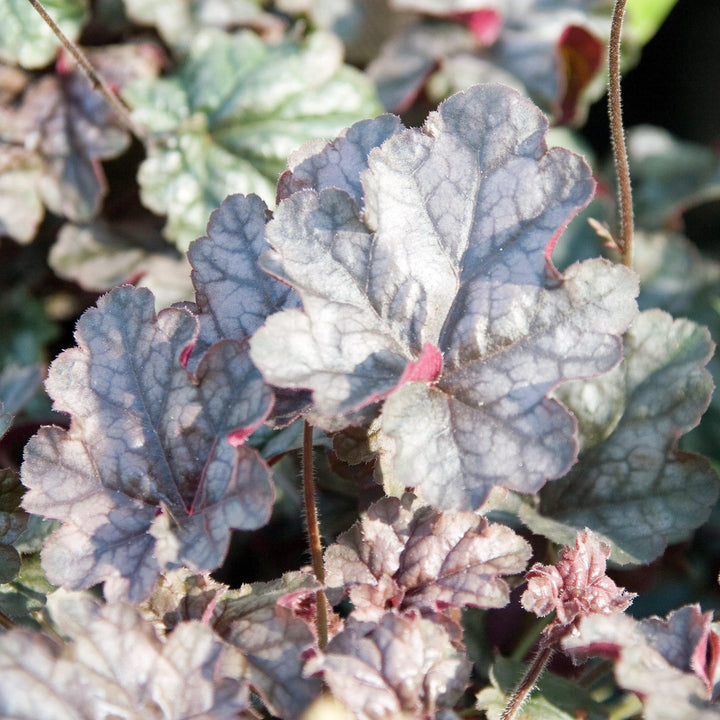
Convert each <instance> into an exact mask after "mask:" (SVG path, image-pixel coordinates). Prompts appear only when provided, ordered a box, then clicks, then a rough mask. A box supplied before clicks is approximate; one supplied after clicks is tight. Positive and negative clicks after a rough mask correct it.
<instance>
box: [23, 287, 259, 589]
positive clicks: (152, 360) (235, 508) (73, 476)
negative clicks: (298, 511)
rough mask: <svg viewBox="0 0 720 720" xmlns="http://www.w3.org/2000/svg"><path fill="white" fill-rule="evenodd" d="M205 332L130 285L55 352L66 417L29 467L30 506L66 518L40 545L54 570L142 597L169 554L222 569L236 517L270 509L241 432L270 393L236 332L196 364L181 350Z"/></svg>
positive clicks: (255, 421)
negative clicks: (186, 363)
mask: <svg viewBox="0 0 720 720" xmlns="http://www.w3.org/2000/svg"><path fill="white" fill-rule="evenodd" d="M196 332H197V328H196V322H195V320H194V318H193V317H192V316H191V315H190V314H189V313H188V312H186V311H184V310H176V309H169V310H165V311H163V312H162V313H160V315H158V316H157V317H156V316H155V313H154V299H153V296H152V294H151V293H150V292H148V291H147V290H144V289H135V288H132V287H127V286H125V287H122V288H119V289H118V290H115V291H113V292H112V293H110V294H108V295H106V296H105V297H103V298H101V300H100V301H99V303H98V307H97V308H94V309H91V310H88V311H87V312H86V313H85V314H84V315H83V316H82V318H81V319H80V321H79V323H78V329H77V334H76V338H77V341H78V344H79V347H77V348H73V349H71V350H67V351H65V352H64V353H62V354H61V355H60V357H59V358H58V359H57V360H56V361H55V362H54V363H53V365H52V367H51V369H50V373H49V377H48V383H47V389H48V392H49V394H50V396H51V397H52V398H53V399H54V400H55V407H56V408H57V409H58V410H61V411H64V412H67V413H69V414H70V415H71V425H70V429H69V430H68V431H65V430H61V429H60V428H56V427H45V428H42V429H41V430H40V432H39V433H38V434H37V435H36V436H35V437H34V438H33V439H32V440H31V441H30V443H29V444H28V446H27V448H26V454H25V461H24V463H23V467H22V475H23V482H24V484H25V485H26V486H27V487H29V488H30V491H29V492H28V493H27V495H26V496H25V499H24V507H25V508H26V509H27V510H29V511H30V512H34V513H37V514H41V515H45V516H46V517H51V518H56V519H58V520H62V521H63V523H64V524H63V525H62V527H61V528H60V529H59V530H58V531H57V532H56V533H55V534H54V535H53V536H52V538H51V539H50V540H48V542H47V543H46V545H45V548H44V550H43V563H44V567H45V569H46V571H47V573H48V577H49V579H50V580H51V581H52V582H54V583H56V584H62V585H64V586H65V587H68V588H72V589H79V588H85V587H89V586H90V585H92V584H94V583H97V582H100V581H102V580H105V581H107V582H106V586H105V594H106V596H107V597H108V598H124V597H126V598H129V599H131V600H133V601H138V600H141V599H143V598H144V597H145V596H147V594H148V593H149V592H150V590H151V588H152V585H153V584H154V582H155V578H156V577H157V575H158V574H159V573H160V572H161V570H162V569H163V568H172V567H176V566H177V565H178V564H185V565H187V566H188V567H191V568H195V569H199V570H202V569H214V568H216V567H218V566H219V565H220V564H221V562H222V560H223V558H224V556H225V552H226V550H227V546H228V542H229V533H230V529H231V528H245V529H251V528H256V527H259V526H261V525H263V524H264V523H265V522H267V520H268V517H269V514H270V509H271V506H272V500H273V491H272V487H271V485H270V477H269V470H268V468H267V466H266V465H265V463H264V462H263V461H262V460H261V458H260V457H259V455H258V454H257V452H256V451H255V450H253V449H251V448H249V447H247V446H246V445H244V444H243V443H244V439H245V438H246V437H247V436H248V435H249V434H250V432H252V429H253V428H255V427H257V426H259V425H260V424H261V423H262V422H263V420H264V418H265V417H266V415H267V414H268V412H269V410H270V406H271V403H272V395H271V393H270V391H269V390H268V389H267V388H266V386H265V385H264V383H263V381H262V378H261V377H260V376H259V373H258V372H257V371H256V370H255V368H254V367H253V365H252V363H250V361H249V359H248V357H247V355H246V353H245V350H244V348H243V347H242V346H240V345H238V344H235V343H232V342H230V341H227V342H225V343H220V344H218V345H217V346H216V347H215V348H214V349H213V351H212V352H210V353H208V354H207V355H206V356H205V358H204V359H203V361H202V362H201V363H200V365H199V367H198V370H197V372H196V373H195V376H194V377H192V376H190V375H189V374H188V373H187V371H186V370H185V368H184V367H183V366H182V364H181V360H182V359H183V357H186V356H187V351H188V347H189V345H190V344H191V343H192V342H193V339H194V337H195V335H196Z"/></svg>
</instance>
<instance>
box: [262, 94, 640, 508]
mask: <svg viewBox="0 0 720 720" xmlns="http://www.w3.org/2000/svg"><path fill="white" fill-rule="evenodd" d="M546 128H547V125H546V120H545V119H544V118H543V117H542V115H541V114H540V112H539V111H538V110H537V109H536V108H535V107H534V106H533V105H532V104H531V103H529V102H528V101H527V100H524V99H522V98H521V97H520V96H518V95H517V94H516V93H514V92H512V91H510V90H508V89H507V88H503V87H501V86H493V85H488V86H479V87H476V88H473V89H472V90H469V91H468V92H467V93H464V94H460V95H457V96H455V97H453V98H452V99H450V100H448V101H446V102H445V103H444V104H443V105H442V106H441V108H440V110H439V111H438V112H437V113H433V114H432V115H431V116H430V118H429V119H428V122H427V123H426V125H425V128H424V129H423V130H422V131H420V130H406V131H404V132H402V133H400V134H396V135H394V136H393V137H391V138H390V139H389V140H387V141H386V142H385V143H384V144H383V145H382V146H381V147H380V148H376V149H374V150H372V151H371V152H370V154H369V168H368V170H367V171H365V172H364V173H363V174H362V176H361V177H362V187H363V190H364V205H365V209H364V212H363V213H362V214H360V213H359V211H358V205H357V203H356V202H355V200H354V199H353V198H352V197H350V196H349V195H348V194H347V193H346V192H344V191H342V190H338V189H336V188H327V189H321V190H320V192H319V193H318V192H315V191H313V190H302V191H299V192H296V193H294V194H293V195H291V196H290V197H288V198H287V199H286V200H284V201H283V202H281V203H280V205H279V206H278V209H277V211H276V213H275V217H274V218H273V220H272V221H271V222H270V223H269V224H268V229H267V237H268V241H269V242H270V245H271V246H272V248H273V250H272V251H271V252H269V253H268V254H266V255H265V256H264V257H263V258H262V259H261V264H262V265H263V267H265V268H266V269H267V270H268V271H269V272H270V273H272V274H273V275H274V276H276V277H278V278H279V279H281V280H282V281H284V282H286V283H288V284H289V285H291V286H292V287H294V288H295V289H296V290H297V292H298V293H299V295H300V297H301V299H302V303H303V310H302V311H300V310H288V311H284V312H281V313H278V314H276V315H273V316H272V317H271V318H270V319H269V320H268V321H267V322H266V324H265V325H264V326H263V327H262V328H260V330H258V331H257V332H256V334H255V335H254V337H253V338H252V340H251V351H252V357H253V360H254V362H255V363H256V364H257V365H258V366H259V367H260V368H261V370H262V371H263V375H264V376H265V378H266V380H267V381H268V382H270V383H271V384H273V385H277V386H281V387H288V388H293V389H305V388H307V389H311V390H312V392H313V400H314V409H315V410H316V412H318V413H319V414H320V415H321V416H324V417H325V418H326V419H325V420H324V421H323V420H322V418H321V419H320V421H319V422H320V424H321V425H323V423H325V426H328V427H330V428H332V429H338V425H340V426H342V425H343V419H344V425H347V424H350V422H351V420H349V419H346V416H347V414H348V413H352V412H354V411H355V410H357V409H359V408H363V407H365V406H368V405H370V404H372V403H375V402H377V401H378V400H381V399H383V398H388V399H387V400H386V401H385V405H384V409H383V414H382V430H383V432H384V433H385V435H386V436H389V437H390V440H391V443H394V446H395V449H394V451H392V452H391V453H390V454H391V458H390V462H389V463H388V464H387V465H386V467H385V468H384V472H385V473H386V476H387V475H388V473H389V474H390V475H392V474H394V475H395V479H394V482H397V483H399V484H401V485H404V486H405V487H412V486H415V487H417V488H418V489H419V490H420V492H421V494H422V496H423V497H424V498H425V499H427V500H428V501H430V502H431V503H432V504H433V505H435V506H436V507H439V508H441V509H474V508H476V507H478V506H479V505H480V504H482V502H483V501H484V500H485V498H486V497H487V495H488V493H489V492H490V490H491V489H492V487H494V486H495V485H504V486H506V487H510V488H515V489H518V490H521V491H522V492H534V491H535V490H537V489H538V488H539V487H541V486H542V484H543V483H544V482H545V480H546V479H548V478H552V477H557V476H558V475H561V474H562V473H563V472H566V471H567V469H568V467H570V465H572V463H573V462H574V460H575V444H574V440H573V438H572V432H573V421H572V418H571V417H570V415H569V414H568V413H567V411H566V410H565V409H564V408H562V407H561V406H560V405H559V404H558V403H556V402H555V401H552V400H549V399H547V397H546V394H547V393H548V392H549V390H550V389H551V388H552V387H554V386H555V385H556V384H557V383H559V382H561V381H562V380H564V379H569V378H570V377H581V376H590V375H596V374H599V373H601V372H604V371H606V370H608V369H610V368H611V367H612V366H613V365H614V364H615V363H616V362H617V361H618V360H619V358H620V347H619V341H618V338H617V337H615V336H614V335H615V334H618V333H622V332H623V331H624V330H625V328H626V327H627V325H628V324H629V322H630V320H631V319H632V317H633V315H634V313H635V305H634V302H633V297H634V295H635V294H636V293H637V286H636V282H635V279H634V278H633V276H632V274H630V273H629V272H628V271H627V270H626V269H624V268H621V267H617V266H611V265H610V264H609V263H606V262H604V261H602V260H594V261H589V262H586V263H582V264H579V265H575V266H573V267H571V268H570V269H569V270H568V272H567V273H566V274H565V276H564V277H558V276H557V273H556V272H555V270H554V268H552V266H551V265H550V264H549V262H548V260H547V257H548V256H549V254H550V252H551V250H552V247H553V245H554V242H555V239H556V238H557V235H558V234H559V232H560V231H561V229H562V227H563V226H564V225H565V223H566V222H567V221H568V219H569V217H571V216H572V215H573V214H574V213H575V212H576V211H577V209H578V208H579V207H581V206H582V205H583V204H584V203H586V202H587V200H588V197H589V195H590V193H591V192H592V189H593V182H592V179H591V177H590V173H589V169H588V168H587V166H585V164H584V163H583V162H582V160H581V159H580V158H578V157H577V156H575V155H573V154H571V153H569V152H567V151H565V150H561V149H558V148H555V149H553V150H550V151H547V150H546V147H545V145H544V141H543V135H544V132H545V131H546ZM386 482H387V480H386Z"/></svg>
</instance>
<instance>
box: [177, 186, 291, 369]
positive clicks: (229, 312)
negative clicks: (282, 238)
mask: <svg viewBox="0 0 720 720" xmlns="http://www.w3.org/2000/svg"><path fill="white" fill-rule="evenodd" d="M269 215H270V213H269V211H268V209H267V206H266V205H265V203H264V202H263V201H262V200H261V199H260V198H259V197H258V196H257V195H248V196H247V197H246V196H245V195H230V196H229V197H227V198H225V200H224V201H223V203H222V205H221V206H220V207H219V209H217V210H215V211H214V212H213V213H212V215H211V216H210V222H209V223H208V227H207V237H202V238H200V239H199V240H196V241H195V242H193V243H192V244H191V245H190V249H189V250H188V259H189V260H190V264H191V265H192V268H193V270H192V281H193V284H194V286H195V302H196V305H197V307H198V319H199V321H200V332H199V335H198V339H197V342H196V346H195V349H194V351H193V357H194V358H200V357H201V356H202V354H203V353H204V352H205V350H207V348H208V347H210V345H212V344H213V343H216V342H218V340H221V339H223V338H227V339H232V340H245V339H246V338H248V337H250V336H251V335H252V334H253V333H254V332H255V330H257V329H258V328H259V327H260V326H261V325H262V324H263V323H264V322H265V320H266V319H267V317H268V316H270V315H272V314H273V313H275V312H278V311H279V310H282V309H285V308H291V307H296V306H297V305H298V304H299V299H298V297H297V294H296V293H295V292H294V291H293V290H292V289H291V288H289V287H288V286H287V285H285V284H284V283H281V282H279V281H278V280H276V279H275V278H273V277H271V276H270V275H268V274H267V273H265V272H263V271H262V269H261V268H260V266H259V265H258V259H259V257H260V255H262V253H264V252H265V251H266V250H267V249H268V247H269V246H268V244H267V242H266V240H265V223H266V222H267V221H268V218H269ZM191 362H193V361H192V360H191Z"/></svg>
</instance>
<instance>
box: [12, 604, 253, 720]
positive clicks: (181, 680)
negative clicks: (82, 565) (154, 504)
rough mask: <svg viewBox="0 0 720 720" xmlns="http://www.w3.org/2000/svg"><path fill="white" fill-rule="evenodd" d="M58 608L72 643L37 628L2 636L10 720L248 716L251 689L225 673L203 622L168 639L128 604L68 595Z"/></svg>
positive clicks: (181, 719)
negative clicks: (109, 603) (101, 602)
mask: <svg viewBox="0 0 720 720" xmlns="http://www.w3.org/2000/svg"><path fill="white" fill-rule="evenodd" d="M49 604H50V608H51V613H52V616H53V619H54V620H55V622H56V623H57V624H58V626H59V629H60V632H61V633H62V634H63V635H66V636H69V641H68V642H67V643H63V644H60V643H57V642H54V641H52V640H51V639H50V638H49V637H47V636H45V635H41V634H40V633H32V632H30V631H27V630H13V631H10V632H7V633H5V634H4V635H2V636H0V647H1V648H2V652H0V669H1V672H0V712H1V713H2V715H3V716H4V717H13V718H17V720H58V719H59V718H62V719H63V720H65V719H66V718H67V720H71V719H73V720H74V719H75V718H81V717H82V718H88V720H90V719H93V720H95V719H97V720H102V719H103V718H107V717H108V716H109V715H108V713H110V714H111V715H112V716H116V717H121V716H122V717H137V718H140V717H145V718H149V717H153V718H167V719H168V720H190V719H191V718H192V719H193V720H221V719H226V720H234V719H235V718H237V717H238V713H240V712H244V711H245V710H247V709H248V706H249V697H248V692H247V687H246V686H245V685H244V683H242V682H239V681H238V680H235V679H232V678H230V677H227V676H224V675H223V669H222V662H223V655H224V653H225V649H224V648H223V646H222V644H221V643H220V642H219V641H218V640H217V639H216V638H215V637H214V636H213V635H212V633H211V631H210V630H209V629H208V628H206V627H204V626H203V625H201V624H200V623H185V624H182V625H180V626H178V627H177V628H176V629H175V631H174V632H173V633H172V634H171V635H170V637H169V638H168V639H166V640H164V639H161V638H159V637H158V636H157V635H156V634H155V632H154V631H153V629H152V627H151V626H150V625H149V624H148V623H146V622H144V621H143V620H142V618H141V617H140V615H139V613H138V612H137V611H136V610H134V609H133V608H131V607H130V606H128V605H124V604H121V603H117V604H113V605H106V606H100V605H99V604H98V603H97V602H96V601H94V600H92V599H90V598H89V597H87V596H77V595H71V594H70V595H65V594H63V593H55V595H53V597H52V598H51V599H50V603H49ZM129 660H130V661H129Z"/></svg>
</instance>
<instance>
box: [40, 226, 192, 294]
mask: <svg viewBox="0 0 720 720" xmlns="http://www.w3.org/2000/svg"><path fill="white" fill-rule="evenodd" d="M158 240H161V238H160V237H159V234H158V233H156V232H155V231H151V232H148V229H147V228H145V227H143V225H142V224H140V223H137V222H135V223H133V222H126V223H122V222H116V223H113V224H112V225H109V224H108V223H106V222H104V221H101V220H98V221H96V222H93V223H88V224H85V225H74V224H71V223H66V224H65V225H63V227H62V228H61V229H60V232H59V233H58V236H57V240H56V241H55V243H54V245H53V246H52V247H51V248H50V253H49V255H48V263H49V264H50V267H51V268H52V269H53V270H54V272H55V274H56V275H58V276H59V277H61V278H65V279H66V280H72V281H74V282H76V283H77V284H78V285H79V286H80V287H82V288H83V289H85V290H91V291H96V292H98V291H99V292H104V291H106V290H110V289H111V288H112V287H115V286H117V285H121V284H123V283H125V282H128V283H129V282H132V284H134V285H137V286H139V287H147V288H148V289H149V290H151V291H152V293H153V295H154V296H155V300H156V306H157V307H158V308H164V307H169V306H170V305H172V304H174V303H177V302H181V301H187V300H190V299H191V298H192V296H193V293H192V284H191V283H190V278H189V275H190V268H189V266H188V263H187V260H186V259H185V258H181V257H179V256H178V254H177V253H176V252H173V248H170V247H168V246H167V244H166V243H164V242H162V244H161V243H159V242H158Z"/></svg>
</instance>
